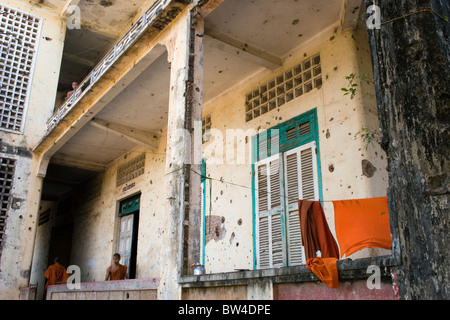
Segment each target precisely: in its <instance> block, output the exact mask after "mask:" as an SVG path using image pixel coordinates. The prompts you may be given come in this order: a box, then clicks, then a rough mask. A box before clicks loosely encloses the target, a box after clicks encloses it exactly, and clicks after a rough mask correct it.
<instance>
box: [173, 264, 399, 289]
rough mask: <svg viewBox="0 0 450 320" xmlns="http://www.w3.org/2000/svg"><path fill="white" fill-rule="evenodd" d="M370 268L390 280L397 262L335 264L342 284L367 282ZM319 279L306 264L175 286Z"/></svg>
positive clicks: (186, 281) (196, 278)
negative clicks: (374, 268) (392, 269)
mask: <svg viewBox="0 0 450 320" xmlns="http://www.w3.org/2000/svg"><path fill="white" fill-rule="evenodd" d="M372 265H375V266H378V267H380V271H381V276H382V277H390V268H391V267H393V266H395V265H396V263H395V258H394V257H393V256H382V257H374V258H365V259H358V260H351V259H345V260H339V261H338V262H337V267H338V272H339V279H340V280H341V281H345V280H347V281H352V280H360V279H367V278H368V276H369V275H371V274H368V273H367V268H368V267H369V266H372ZM318 280H319V279H318V278H317V276H316V275H315V274H314V273H312V272H311V271H310V270H308V269H307V268H306V265H302V266H295V267H285V268H274V269H263V270H248V271H235V272H226V273H215V274H206V275H201V276H197V275H189V276H182V277H180V278H179V280H178V283H179V284H180V285H181V286H182V287H183V288H195V287H217V286H236V285H246V284H248V283H249V282H251V281H265V282H267V281H269V282H273V283H289V282H315V281H318Z"/></svg>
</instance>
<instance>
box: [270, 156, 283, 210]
mask: <svg viewBox="0 0 450 320" xmlns="http://www.w3.org/2000/svg"><path fill="white" fill-rule="evenodd" d="M269 197H270V208H271V209H274V208H277V207H279V206H280V205H281V191H280V162H279V160H278V159H276V160H273V161H271V162H270V195H269Z"/></svg>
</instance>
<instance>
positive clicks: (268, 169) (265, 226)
mask: <svg viewBox="0 0 450 320" xmlns="http://www.w3.org/2000/svg"><path fill="white" fill-rule="evenodd" d="M256 170H257V179H256V189H257V193H256V194H257V196H258V199H257V205H258V208H257V217H258V260H257V264H258V267H259V268H260V269H262V268H274V267H282V266H283V264H284V256H285V240H284V236H283V217H282V210H281V190H282V189H281V181H280V159H279V156H274V157H271V158H268V159H265V160H263V161H261V162H259V163H258V164H256Z"/></svg>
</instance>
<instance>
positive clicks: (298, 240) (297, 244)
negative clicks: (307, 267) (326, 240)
mask: <svg viewBox="0 0 450 320" xmlns="http://www.w3.org/2000/svg"><path fill="white" fill-rule="evenodd" d="M287 227H288V248H289V255H288V261H289V265H290V266H296V265H301V264H303V263H304V261H303V246H302V236H301V232H300V218H299V214H298V210H292V211H289V213H288V221H287Z"/></svg>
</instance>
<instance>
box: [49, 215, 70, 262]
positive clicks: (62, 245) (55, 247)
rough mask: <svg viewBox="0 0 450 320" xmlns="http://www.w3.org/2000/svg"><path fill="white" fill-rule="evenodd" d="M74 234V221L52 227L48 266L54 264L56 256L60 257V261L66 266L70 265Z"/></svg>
mask: <svg viewBox="0 0 450 320" xmlns="http://www.w3.org/2000/svg"><path fill="white" fill-rule="evenodd" d="M72 234H73V223H70V224H67V225H64V226H58V227H53V228H52V235H51V239H50V247H49V250H48V261H47V265H48V266H50V265H52V264H53V260H54V259H55V257H59V263H60V264H62V265H63V266H64V267H65V268H67V267H68V266H69V265H70V254H71V251H72Z"/></svg>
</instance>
